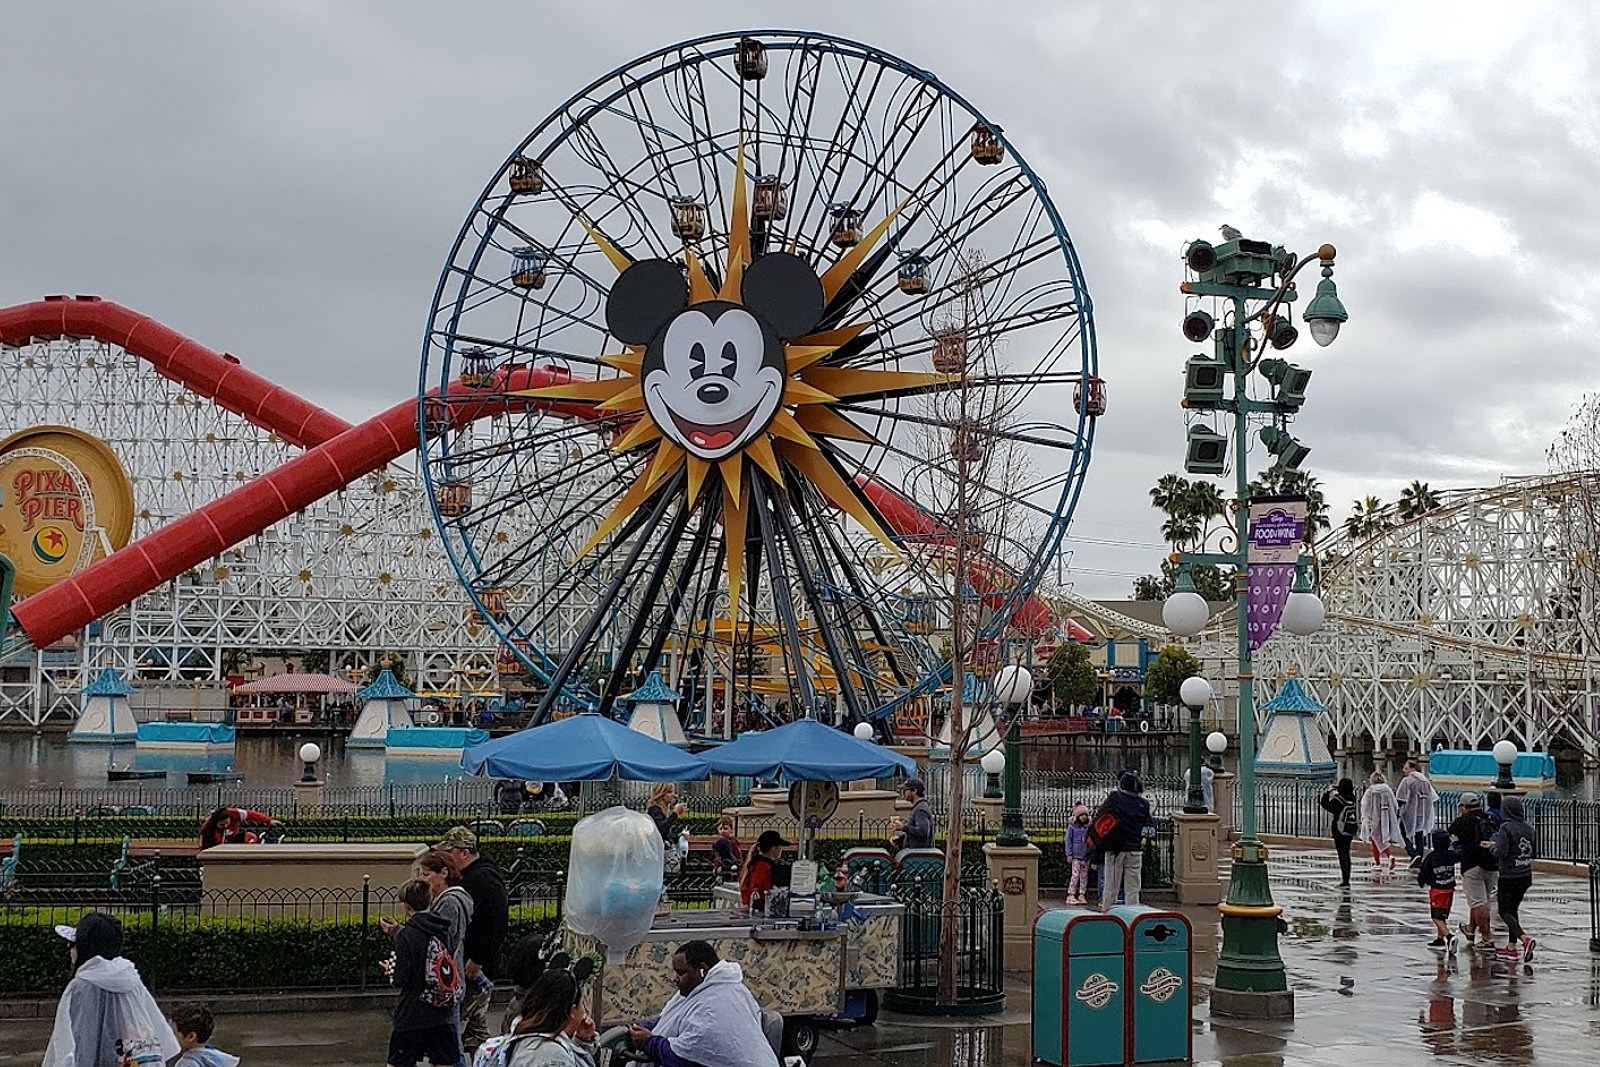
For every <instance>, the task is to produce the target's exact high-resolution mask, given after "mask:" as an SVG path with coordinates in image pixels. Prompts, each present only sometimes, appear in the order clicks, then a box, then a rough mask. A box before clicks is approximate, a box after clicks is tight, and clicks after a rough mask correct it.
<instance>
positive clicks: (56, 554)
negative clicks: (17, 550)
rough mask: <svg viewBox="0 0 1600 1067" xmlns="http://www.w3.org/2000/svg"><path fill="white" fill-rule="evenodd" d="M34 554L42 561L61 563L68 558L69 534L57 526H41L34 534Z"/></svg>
mask: <svg viewBox="0 0 1600 1067" xmlns="http://www.w3.org/2000/svg"><path fill="white" fill-rule="evenodd" d="M33 554H34V555H35V556H36V557H38V560H39V562H40V563H60V562H61V561H62V560H63V559H66V558H67V535H66V534H65V533H63V532H62V531H61V528H60V527H57V526H41V527H40V528H39V532H38V533H36V534H34V535H33Z"/></svg>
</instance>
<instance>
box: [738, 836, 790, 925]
mask: <svg viewBox="0 0 1600 1067" xmlns="http://www.w3.org/2000/svg"><path fill="white" fill-rule="evenodd" d="M788 846H789V842H787V841H785V840H784V839H783V835H782V834H780V833H778V831H776V830H763V831H762V832H761V836H760V837H758V838H756V846H755V848H752V849H751V850H750V855H749V856H747V857H746V858H745V861H744V870H742V871H740V872H739V900H740V901H741V902H742V903H744V904H745V905H746V906H749V905H751V904H755V905H756V906H757V907H762V906H765V904H766V900H767V894H768V893H770V892H772V888H773V887H774V886H775V885H777V884H778V883H777V879H776V877H775V875H776V873H777V868H778V857H779V856H781V855H783V850H784V849H785V848H787V847H788Z"/></svg>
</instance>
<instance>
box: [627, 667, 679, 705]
mask: <svg viewBox="0 0 1600 1067" xmlns="http://www.w3.org/2000/svg"><path fill="white" fill-rule="evenodd" d="M622 699H623V700H626V701H628V702H629V703H630V704H645V703H650V704H676V703H677V702H678V701H679V699H681V698H680V697H679V696H678V694H677V693H676V692H675V691H673V689H672V687H671V686H669V685H667V683H666V682H663V681H662V680H661V674H660V673H659V672H658V671H651V672H650V677H648V678H646V679H645V680H644V684H643V685H641V686H640V687H639V688H637V689H635V690H634V691H633V692H631V693H629V694H628V695H627V696H625V697H623V698H622Z"/></svg>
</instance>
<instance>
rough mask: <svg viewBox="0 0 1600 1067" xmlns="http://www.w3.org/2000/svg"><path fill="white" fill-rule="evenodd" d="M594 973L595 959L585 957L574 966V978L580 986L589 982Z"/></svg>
mask: <svg viewBox="0 0 1600 1067" xmlns="http://www.w3.org/2000/svg"><path fill="white" fill-rule="evenodd" d="M593 973H594V957H592V956H585V957H583V959H581V960H579V961H578V962H577V963H575V964H573V965H572V977H573V978H574V979H575V980H576V981H577V983H578V984H579V985H582V984H583V983H584V982H587V981H588V980H589V976H590V975H591V974H593Z"/></svg>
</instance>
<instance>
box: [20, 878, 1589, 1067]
mask: <svg viewBox="0 0 1600 1067" xmlns="http://www.w3.org/2000/svg"><path fill="white" fill-rule="evenodd" d="M1271 863H1272V887H1273V895H1274V897H1275V898H1276V900H1277V901H1278V903H1279V904H1281V905H1282V906H1283V907H1284V909H1285V919H1286V920H1287V921H1288V924H1289V932H1288V933H1287V934H1286V935H1285V936H1284V937H1283V938H1282V939H1281V947H1282V952H1283V957H1284V960H1285V962H1286V963H1287V965H1288V968H1289V976H1290V980H1291V982H1292V983H1293V985H1294V989H1295V1018H1294V1019H1292V1020H1290V1021H1287V1022H1255V1021H1251V1020H1229V1019H1212V1018H1211V1017H1210V1015H1209V1014H1208V1011H1207V1005H1206V998H1207V996H1208V995H1209V983H1210V976H1211V975H1212V974H1213V973H1214V971H1215V969H1216V952H1217V935H1218V926H1217V913H1216V910H1215V909H1214V908H1204V909H1201V908H1196V909H1190V910H1189V914H1190V916H1191V919H1192V921H1193V923H1194V926H1195V935H1196V937H1195V941H1196V949H1197V955H1196V970H1197V972H1198V974H1197V983H1196V984H1197V986H1198V988H1197V990H1196V1004H1195V1011H1194V1017H1195V1020H1196V1021H1195V1041H1194V1045H1195V1062H1196V1063H1198V1064H1207V1065H1209V1064H1226V1065H1229V1067H1278V1065H1302V1064H1303V1065H1308V1067H1322V1065H1330V1067H1331V1065H1337V1067H1357V1065H1360V1064H1366V1063H1377V1064H1382V1065H1383V1067H1409V1065H1414V1064H1431V1065H1472V1067H1490V1065H1495V1067H1500V1065H1504V1067H1520V1065H1524V1064H1531V1065H1540V1064H1550V1065H1552V1067H1556V1065H1561V1067H1566V1065H1568V1064H1575V1063H1587V1062H1589V1061H1590V1060H1591V1059H1592V1058H1593V1050H1594V1048H1595V1035H1596V1034H1597V1033H1600V1008H1597V1006H1596V1005H1597V1001H1600V956H1594V957H1591V954H1590V952H1589V901H1588V883H1587V882H1586V881H1585V880H1583V879H1578V878H1561V877H1556V876H1553V875H1539V876H1536V879H1535V882H1534V886H1533V890H1532V892H1531V893H1530V894H1529V895H1528V899H1527V902H1526V903H1525V904H1524V905H1523V908H1522V916H1523V923H1524V925H1525V926H1526V927H1527V928H1528V930H1529V931H1530V932H1531V933H1532V934H1533V935H1534V936H1535V937H1537V938H1538V940H1539V948H1538V951H1537V953H1536V954H1535V957H1534V961H1533V962H1532V963H1529V964H1525V965H1518V966H1513V967H1506V966H1504V965H1502V964H1500V963H1498V962H1491V961H1490V960H1489V959H1488V958H1487V957H1486V956H1480V955H1477V954H1473V953H1470V952H1467V951H1466V950H1463V951H1462V953H1461V954H1460V955H1459V956H1458V957H1457V958H1456V960H1455V961H1454V963H1452V961H1451V960H1450V959H1449V958H1448V957H1445V956H1441V955H1440V954H1439V953H1437V952H1435V951H1434V950H1432V949H1430V948H1428V947H1427V941H1428V939H1429V938H1431V937H1432V936H1433V934H1432V926H1431V924H1430V923H1429V921H1428V909H1427V897H1426V895H1425V894H1424V892H1423V891H1422V889H1420V888H1419V887H1418V886H1417V884H1416V878H1415V875H1414V874H1413V873H1412V872H1410V871H1409V870H1407V869H1406V868H1405V866H1404V864H1403V861H1402V865H1401V867H1400V868H1399V869H1398V870H1396V871H1395V872H1394V873H1393V874H1388V873H1385V874H1383V875H1381V876H1377V877H1375V876H1373V875H1372V874H1371V873H1369V872H1368V871H1364V870H1362V869H1361V868H1360V866H1359V865H1358V867H1357V870H1356V876H1355V879H1354V881H1355V884H1354V885H1353V886H1352V887H1351V888H1350V889H1349V890H1348V891H1345V890H1340V889H1339V888H1338V881H1339V875H1338V866H1337V864H1336V862H1335V859H1334V856H1333V853H1332V852H1331V851H1323V852H1318V851H1304V852H1291V851H1287V850H1286V851H1283V852H1275V853H1274V854H1273V855H1272V858H1271ZM1465 915H1466V908H1465V903H1464V902H1463V901H1462V899H1461V897H1460V895H1459V894H1458V895H1457V898H1456V912H1455V918H1457V919H1460V918H1463V917H1465ZM1029 994H1030V989H1029V983H1028V981H1027V979H1026V977H1025V976H1021V975H1017V976H1014V977H1013V979H1012V981H1011V983H1010V989H1009V995H1008V998H1007V1003H1006V1010H1005V1012H1004V1013H1003V1014H1001V1015H998V1016H989V1017H985V1018H982V1019H978V1020H973V1019H948V1020H942V1019H941V1020H930V1019H921V1018H912V1017H909V1016H903V1015H896V1014H894V1013H892V1012H884V1013H883V1015H882V1016H881V1017H880V1018H879V1020H878V1023H877V1025H876V1026H871V1027H861V1028H853V1029H838V1030H828V1031H824V1033H823V1035H822V1042H821V1045H820V1047H819V1048H818V1050H817V1055H816V1057H815V1059H814V1060H813V1067H1028V1065H1029V1064H1030V1063H1031V1061H1032V1048H1033V1035H1032V1033H1031V1028H1030V1025H1029V1023H1030V1002H1029ZM163 999H166V998H163ZM270 999H271V994H263V995H262V997H261V1007H262V1008H263V1009H266V1010H270ZM216 1000H217V1002H218V1003H219V1007H221V1008H223V1009H224V1010H226V1009H227V1007H228V1006H229V1002H230V1001H231V1002H233V1004H234V1006H240V1005H239V1003H238V1000H239V998H216ZM251 1007H252V1010H251V1012H250V1013H248V1014H223V1015H219V1018H218V1023H217V1043H218V1044H219V1045H220V1046H221V1047H223V1048H225V1049H227V1050H228V1051H230V1052H233V1053H235V1054H237V1055H240V1056H242V1057H243V1058H244V1060H245V1063H246V1064H247V1065H248V1067H324V1065H329V1067H331V1065H335V1064H355V1063H376V1062H379V1059H378V1058H379V1057H381V1055H382V1051H383V1048H384V1042H385V1040H386V1037H387V1034H388V1023H387V1019H386V1018H385V1016H384V1014H383V1013H382V1012H381V1011H378V1010H368V1011H360V1012H343V1013H330V1014H309V1015H304V1016H299V1017H297V1018H295V1020H294V1023H293V1025H292V1026H288V1025H285V1022H284V1017H283V1016H281V1015H271V1014H259V1013H257V1009H256V1008H255V1006H254V1005H252V1006H251ZM5 1025H6V1031H7V1032H6V1037H7V1040H6V1041H5V1042H4V1046H5V1047H4V1048H0V1067H11V1065H13V1064H15V1065H18V1067H21V1065H24V1064H26V1065H32V1064H36V1063H38V1062H39V1058H40V1056H41V1055H42V1054H43V1052H44V1045H45V1041H46V1040H47V1039H48V1037H49V1024H48V1022H46V1021H40V1022H25V1023H22V1022H19V1023H7V1024H5Z"/></svg>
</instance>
